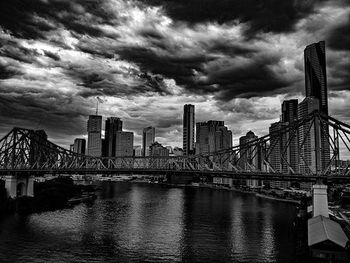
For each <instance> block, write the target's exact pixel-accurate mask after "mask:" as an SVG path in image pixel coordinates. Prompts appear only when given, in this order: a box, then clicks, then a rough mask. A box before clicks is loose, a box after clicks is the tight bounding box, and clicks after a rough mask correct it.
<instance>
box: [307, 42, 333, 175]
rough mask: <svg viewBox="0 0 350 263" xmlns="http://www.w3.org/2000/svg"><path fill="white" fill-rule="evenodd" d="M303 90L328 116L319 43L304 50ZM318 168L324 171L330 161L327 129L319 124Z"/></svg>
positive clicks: (323, 58)
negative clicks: (319, 162) (316, 100)
mask: <svg viewBox="0 0 350 263" xmlns="http://www.w3.org/2000/svg"><path fill="white" fill-rule="evenodd" d="M304 63H305V65H304V67H305V90H306V92H305V93H306V97H307V98H316V99H318V102H319V109H318V110H319V111H320V112H321V113H322V114H325V115H328V98H327V72H326V47H325V42H324V41H320V42H318V43H313V44H311V45H308V46H307V47H306V48H305V50H304ZM320 129H321V135H320V136H321V145H320V155H321V157H320V158H321V164H320V167H321V168H322V170H324V169H325V168H326V167H327V166H328V164H329V161H330V146H329V141H328V140H329V139H328V138H329V128H328V125H326V124H323V123H322V124H321V127H320Z"/></svg>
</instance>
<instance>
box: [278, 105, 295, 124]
mask: <svg viewBox="0 0 350 263" xmlns="http://www.w3.org/2000/svg"><path fill="white" fill-rule="evenodd" d="M297 119H298V100H296V99H294V100H285V101H283V103H282V120H281V121H282V122H288V123H291V122H293V121H296V120H297Z"/></svg>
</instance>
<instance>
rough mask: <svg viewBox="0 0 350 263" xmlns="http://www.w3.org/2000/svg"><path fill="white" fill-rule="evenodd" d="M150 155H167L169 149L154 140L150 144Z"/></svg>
mask: <svg viewBox="0 0 350 263" xmlns="http://www.w3.org/2000/svg"><path fill="white" fill-rule="evenodd" d="M150 155H151V156H169V150H168V149H167V148H166V147H164V146H163V145H161V144H160V143H159V142H154V143H153V144H152V145H151V146H150Z"/></svg>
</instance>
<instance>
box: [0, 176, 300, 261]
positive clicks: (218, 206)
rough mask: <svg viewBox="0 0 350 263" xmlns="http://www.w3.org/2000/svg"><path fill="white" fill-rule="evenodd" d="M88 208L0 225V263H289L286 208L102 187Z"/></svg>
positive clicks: (153, 189) (206, 192) (212, 193)
mask: <svg viewBox="0 0 350 263" xmlns="http://www.w3.org/2000/svg"><path fill="white" fill-rule="evenodd" d="M100 187H101V191H100V192H99V194H98V199H97V200H96V202H95V203H94V204H93V205H90V206H88V205H84V204H82V205H78V206H76V207H74V208H72V209H65V210H61V211H55V212H46V213H41V214H34V215H31V216H29V217H27V218H20V217H18V216H8V217H5V218H2V219H0V262H18V261H20V262H57V261H70V262H71V261H76V262H80V261H88V262H90V261H94V262H116V261H119V262H130V261H132V262H139V261H149V262H213V261H215V262H288V261H289V259H291V257H292V256H293V251H294V242H295V241H294V234H293V228H292V221H293V218H294V216H295V209H294V207H293V206H292V205H289V204H283V203H278V202H274V201H270V200H263V199H258V198H256V197H255V196H252V195H249V194H239V193H233V192H227V191H218V190H211V189H194V188H186V189H181V188H168V187H161V186H156V185H133V184H126V183H110V182H105V183H102V184H101V185H100Z"/></svg>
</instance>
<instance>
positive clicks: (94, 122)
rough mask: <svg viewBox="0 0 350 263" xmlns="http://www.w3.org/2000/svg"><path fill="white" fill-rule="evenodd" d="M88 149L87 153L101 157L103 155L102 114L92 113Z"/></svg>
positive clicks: (88, 128) (88, 124)
mask: <svg viewBox="0 0 350 263" xmlns="http://www.w3.org/2000/svg"><path fill="white" fill-rule="evenodd" d="M87 131H88V149H87V154H88V155H91V156H96V157H100V156H101V155H102V139H101V131H102V116H100V115H90V116H89V120H88V123H87Z"/></svg>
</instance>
